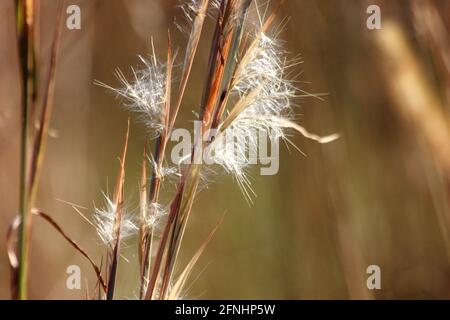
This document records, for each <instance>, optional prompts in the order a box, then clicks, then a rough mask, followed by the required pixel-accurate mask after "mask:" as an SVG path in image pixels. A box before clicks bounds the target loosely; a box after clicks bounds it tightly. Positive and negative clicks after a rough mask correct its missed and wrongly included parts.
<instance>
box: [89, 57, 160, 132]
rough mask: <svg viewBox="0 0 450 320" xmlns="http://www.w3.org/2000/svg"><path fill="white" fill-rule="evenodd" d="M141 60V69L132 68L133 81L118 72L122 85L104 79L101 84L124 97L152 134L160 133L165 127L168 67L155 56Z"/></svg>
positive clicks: (125, 101)
mask: <svg viewBox="0 0 450 320" xmlns="http://www.w3.org/2000/svg"><path fill="white" fill-rule="evenodd" d="M139 59H140V60H141V62H142V64H143V66H142V67H141V68H139V69H135V68H131V71H132V73H133V80H131V81H129V80H128V79H127V78H126V76H125V75H124V74H123V72H122V71H120V70H117V71H116V76H117V78H118V79H119V81H120V82H121V84H122V87H121V88H113V87H111V86H109V85H106V84H104V83H100V82H97V84H99V85H101V86H103V87H105V88H107V89H110V90H112V91H114V92H115V93H117V94H118V95H119V96H120V97H122V98H124V102H123V106H124V108H125V109H127V110H129V111H131V112H133V113H135V114H136V115H137V119H138V121H139V122H142V123H143V124H144V125H145V126H146V128H147V129H148V131H149V132H150V133H151V134H152V135H154V136H158V135H159V133H160V132H161V131H162V130H163V129H164V120H163V117H164V105H165V103H166V92H165V90H166V74H165V69H166V68H165V66H164V65H163V64H160V63H158V62H157V60H156V58H155V57H154V56H153V57H151V58H150V59H148V60H147V59H145V58H144V57H142V56H139Z"/></svg>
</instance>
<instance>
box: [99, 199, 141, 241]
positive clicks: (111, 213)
mask: <svg viewBox="0 0 450 320" xmlns="http://www.w3.org/2000/svg"><path fill="white" fill-rule="evenodd" d="M103 196H104V198H105V204H104V207H103V208H95V214H94V225H95V226H96V230H97V234H98V236H99V237H100V239H101V240H102V242H103V243H104V244H106V245H112V244H113V242H114V221H115V215H116V206H115V204H114V202H113V201H112V200H111V199H110V198H109V197H108V196H107V195H106V194H103ZM137 231H138V227H137V226H136V224H135V223H134V222H133V220H132V219H131V217H130V215H129V214H126V213H123V214H122V220H121V226H120V240H121V241H123V240H125V239H127V238H129V237H130V236H132V235H135V234H136V232H137Z"/></svg>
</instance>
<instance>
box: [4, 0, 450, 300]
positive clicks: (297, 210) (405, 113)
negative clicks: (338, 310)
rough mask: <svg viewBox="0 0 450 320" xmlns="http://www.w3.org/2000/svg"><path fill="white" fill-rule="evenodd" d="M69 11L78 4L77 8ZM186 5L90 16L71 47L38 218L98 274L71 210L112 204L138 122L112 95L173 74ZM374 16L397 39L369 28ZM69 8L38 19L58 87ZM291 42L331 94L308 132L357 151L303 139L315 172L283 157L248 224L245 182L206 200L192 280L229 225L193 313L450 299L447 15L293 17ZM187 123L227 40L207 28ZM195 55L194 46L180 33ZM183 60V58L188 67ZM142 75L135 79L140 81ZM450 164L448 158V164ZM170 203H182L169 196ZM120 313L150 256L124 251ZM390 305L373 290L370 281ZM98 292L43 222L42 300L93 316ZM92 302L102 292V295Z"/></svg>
mask: <svg viewBox="0 0 450 320" xmlns="http://www.w3.org/2000/svg"><path fill="white" fill-rule="evenodd" d="M66 3H67V1H66ZM177 3H178V1H177V0H126V1H125V0H73V1H70V4H77V5H79V6H80V8H81V13H82V28H81V30H73V31H69V30H67V29H63V30H64V31H63V34H62V43H61V50H60V57H59V62H58V66H57V76H56V95H55V101H54V113H53V117H52V122H51V132H50V133H51V137H50V138H49V143H48V148H47V153H46V157H45V164H44V167H43V171H42V176H41V182H40V186H39V195H38V199H37V204H36V205H37V206H38V207H39V208H41V209H42V210H44V211H45V212H47V213H49V214H50V215H52V216H53V217H54V218H55V220H57V221H58V222H59V223H60V224H61V225H62V226H63V227H64V229H65V230H66V231H67V233H68V234H69V235H71V237H73V238H74V239H76V240H77V241H78V242H79V244H80V245H81V246H82V247H83V248H85V249H86V250H87V251H88V252H89V253H91V254H92V255H93V256H94V257H95V258H96V260H97V261H99V259H100V256H101V255H102V254H103V253H104V251H105V250H104V248H103V247H102V245H101V244H100V240H99V239H98V238H97V236H96V233H95V230H93V229H92V227H91V226H90V225H89V224H87V223H86V222H85V221H83V220H82V219H81V218H80V217H79V216H78V215H77V213H76V212H75V211H74V210H73V209H72V208H71V206H70V205H68V204H66V203H64V202H62V201H60V200H64V201H68V202H71V203H76V204H77V205H80V206H84V207H86V208H88V210H85V211H83V212H84V213H85V214H86V215H87V216H90V215H92V211H93V207H94V203H95V205H97V206H100V205H101V204H102V203H103V200H102V193H101V192H102V190H103V191H106V190H107V188H108V187H109V188H110V190H111V188H112V187H113V181H114V179H115V177H116V174H117V169H118V160H117V157H118V156H119V154H120V150H121V148H122V144H123V139H124V133H125V128H126V122H127V117H128V115H127V113H126V112H125V111H123V110H122V109H121V108H120V101H118V100H116V99H115V97H114V95H113V94H111V93H109V92H106V91H105V90H104V89H103V88H100V87H98V86H95V85H94V81H95V80H100V81H102V82H105V83H108V84H111V85H113V86H114V85H116V86H117V85H118V83H117V80H116V79H115V78H114V75H113V72H114V70H115V68H120V69H122V70H124V71H126V72H128V71H129V67H130V66H132V65H133V66H135V65H136V64H137V63H138V59H137V55H138V54H146V53H149V52H150V51H149V50H150V37H151V36H153V38H154V41H155V48H156V52H157V54H158V55H159V56H160V57H164V55H165V52H166V41H167V30H168V29H171V30H173V29H174V27H173V21H174V17H176V19H177V21H181V14H180V11H179V10H177V8H176V5H177ZM370 4H377V5H379V6H380V8H381V18H382V26H383V29H382V30H369V29H368V28H367V27H366V20H367V18H368V14H367V13H366V9H367V7H368V6H369V5H370ZM56 10H57V1H53V0H42V1H40V6H39V12H38V14H39V17H40V18H39V32H40V36H39V38H38V47H39V52H38V57H37V59H38V60H37V61H38V65H39V67H40V68H42V69H43V70H45V68H46V67H47V66H48V55H49V51H50V44H51V40H52V34H53V30H54V28H55V21H56ZM278 16H279V22H281V20H282V19H283V18H284V17H289V18H290V20H289V22H288V23H287V24H286V26H285V27H284V29H283V30H282V32H281V34H280V37H281V38H282V39H284V40H286V48H287V49H288V51H290V52H292V53H294V54H296V53H300V54H301V56H302V59H303V61H304V63H303V64H302V65H300V66H299V72H300V71H301V72H303V73H302V75H301V80H302V81H304V83H301V88H302V89H304V90H306V91H308V92H311V93H325V94H326V95H322V96H321V97H322V99H317V98H312V97H309V98H304V99H301V100H300V101H298V102H299V105H300V106H299V108H298V114H299V123H301V124H302V125H303V126H305V127H306V128H308V129H309V130H310V131H313V132H316V133H320V134H324V135H326V134H330V133H334V132H338V133H340V134H341V138H340V139H339V140H338V141H336V142H334V143H331V144H327V145H319V144H316V143H314V142H311V141H308V140H305V139H304V138H303V137H301V136H293V137H292V139H293V141H294V142H295V143H296V145H297V146H298V147H299V148H300V149H301V150H302V151H303V152H304V153H305V154H306V156H303V155H302V154H300V153H298V152H297V151H295V150H293V149H292V148H291V151H290V152H289V150H287V149H286V148H284V147H283V148H282V150H281V153H280V155H281V157H280V171H279V173H278V174H277V175H274V176H259V174H258V171H257V170H255V171H253V172H252V175H253V186H254V190H255V192H256V193H257V195H258V196H257V198H255V201H254V205H253V206H249V205H248V204H247V203H246V201H245V199H244V197H243V196H242V194H241V193H240V190H239V188H238V187H237V185H236V184H235V183H234V181H233V180H232V178H231V177H227V176H225V175H221V176H214V177H213V180H214V181H213V182H211V183H210V184H209V186H208V188H205V189H204V190H203V191H202V192H201V193H200V194H199V196H198V200H197V201H196V203H195V205H194V208H193V214H192V218H191V221H190V224H189V227H188V230H187V233H186V239H185V240H186V241H185V242H184V245H183V247H182V257H181V262H187V261H188V259H189V258H190V257H191V256H192V254H193V253H194V252H195V250H196V249H197V248H198V247H199V246H200V244H201V243H202V241H203V240H204V239H205V238H206V236H207V235H208V233H209V232H210V230H211V229H212V228H213V227H214V225H215V224H216V223H217V221H218V220H220V219H221V217H222V216H223V214H224V213H225V219H224V222H223V224H222V225H221V226H220V228H219V230H218V232H217V233H216V235H215V237H214V239H213V241H212V242H211V244H210V245H209V246H208V248H207V250H206V251H205V253H204V255H203V256H202V258H201V260H200V261H199V263H198V265H197V268H196V269H195V272H194V274H193V277H192V278H191V280H192V281H191V282H192V286H191V287H190V289H189V292H188V293H187V298H208V299H226V298H229V299H402V298H426V299H431V298H433V299H448V298H450V233H449V231H450V209H449V206H450V187H449V186H450V184H449V178H450V156H448V155H449V154H450V151H449V150H450V143H449V138H450V134H449V132H450V131H449V126H448V125H449V119H450V118H449V111H450V76H449V74H450V62H449V61H450V38H449V31H450V2H449V1H446V0H440V1H438V0H436V1H432V0H411V1H404V0H396V1H387V0H384V1H381V0H373V1H364V0H361V1H356V0H355V1H348V0H287V1H286V2H285V4H284V5H283V7H282V9H281V12H280V13H279V15H278ZM14 23H15V22H14V15H13V1H12V0H1V1H0V44H1V45H0V225H1V228H0V298H2V299H7V298H9V266H8V262H7V255H6V250H5V239H6V231H7V228H8V225H9V223H10V222H11V220H12V218H13V216H14V215H15V214H16V213H17V211H18V190H19V149H20V148H19V146H20V91H19V90H20V82H19V81H20V80H19V79H20V78H19V71H18V70H19V69H18V60H17V59H18V58H17V49H16V48H17V45H16V38H15V28H14ZM205 29H206V32H205V33H204V36H203V38H202V42H201V44H200V48H199V52H198V55H197V58H196V61H195V66H194V70H193V74H192V81H191V82H190V84H189V86H188V91H187V95H186V99H185V103H184V105H183V107H182V108H183V111H182V119H183V120H185V122H184V123H183V125H190V123H189V121H190V120H194V119H195V116H194V114H193V113H192V111H196V110H197V109H198V104H199V101H200V99H201V91H202V88H203V86H202V81H203V79H204V73H205V69H206V63H207V56H208V53H209V42H208V40H209V39H210V36H211V30H212V29H213V22H212V20H211V19H210V21H209V22H208V24H207V26H206V28H205ZM174 42H175V44H176V46H177V47H178V48H179V50H180V53H181V52H182V50H183V45H184V44H185V43H186V37H185V36H184V35H183V34H181V33H179V32H175V33H174ZM180 56H181V54H180V55H179V58H180ZM128 74H129V72H128ZM144 142H145V132H144V130H143V128H142V127H141V126H140V125H139V124H136V123H135V124H133V126H132V129H131V137H130V149H129V157H128V160H127V166H126V170H127V184H126V193H127V196H126V197H127V203H128V207H129V209H130V210H131V211H132V210H135V208H137V205H138V197H139V194H138V184H139V176H140V161H141V156H142V147H143V144H144ZM447 156H448V157H447ZM170 188H171V187H168V190H169V191H170ZM123 255H124V257H125V258H126V259H128V262H127V261H125V259H122V260H121V262H120V266H119V276H118V291H117V295H116V297H118V298H123V299H133V298H134V297H135V296H136V294H137V287H138V286H137V284H138V267H137V250H136V247H135V242H134V241H133V240H131V241H128V242H127V247H126V248H124V250H123ZM72 264H76V265H79V266H80V267H81V270H82V278H83V283H82V290H73V291H71V290H68V289H66V277H67V274H66V268H67V267H68V266H69V265H72ZM369 265H378V266H380V268H381V279H382V288H381V290H374V291H370V290H368V289H367V288H366V279H367V276H368V275H367V274H366V268H367V266H369ZM94 280H95V275H94V274H93V272H92V270H91V269H90V266H89V265H88V264H87V263H86V261H85V260H83V258H82V257H81V256H80V255H79V254H78V253H77V252H75V251H74V250H73V249H72V248H71V247H70V246H69V245H68V244H67V243H66V242H65V240H64V239H62V238H61V237H60V235H58V234H57V233H56V232H55V231H54V230H53V229H52V228H51V227H49V226H48V225H47V224H45V222H43V221H41V220H39V219H37V218H36V219H35V220H34V224H33V240H32V247H31V265H30V279H29V296H30V298H32V299H83V298H85V290H86V289H87V288H88V289H90V290H92V289H93V287H94V284H95V281H94ZM86 284H88V287H86Z"/></svg>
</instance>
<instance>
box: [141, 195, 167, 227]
mask: <svg viewBox="0 0 450 320" xmlns="http://www.w3.org/2000/svg"><path fill="white" fill-rule="evenodd" d="M166 215H167V210H166V209H165V208H164V207H163V206H162V205H161V204H159V203H156V202H153V203H150V204H149V206H148V208H147V212H146V215H145V221H144V224H145V226H147V228H149V229H154V228H156V227H157V226H158V225H159V222H160V221H161V219H162V218H164V217H165V216H166Z"/></svg>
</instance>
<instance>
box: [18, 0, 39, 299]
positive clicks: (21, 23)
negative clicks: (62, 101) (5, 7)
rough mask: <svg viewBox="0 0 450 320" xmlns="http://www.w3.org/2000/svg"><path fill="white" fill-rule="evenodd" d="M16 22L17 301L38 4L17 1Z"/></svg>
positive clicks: (26, 225) (23, 267)
mask: <svg viewBox="0 0 450 320" xmlns="http://www.w3.org/2000/svg"><path fill="white" fill-rule="evenodd" d="M15 9H16V19H17V31H18V39H19V59H20V69H21V75H22V77H21V78H22V123H21V150H20V151H21V155H20V192H19V194H20V204H19V212H20V216H21V225H20V227H19V255H18V256H19V268H18V275H17V290H14V291H15V292H17V297H15V298H17V299H21V300H24V299H26V298H27V278H28V249H29V233H30V221H29V219H30V217H29V216H30V215H29V209H30V205H29V194H28V188H29V181H28V180H29V177H28V169H27V166H28V139H29V109H30V108H31V107H32V105H33V104H34V102H35V92H36V81H35V79H36V76H35V57H34V56H35V52H34V37H33V35H34V12H33V9H34V1H33V0H16V1H15Z"/></svg>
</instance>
